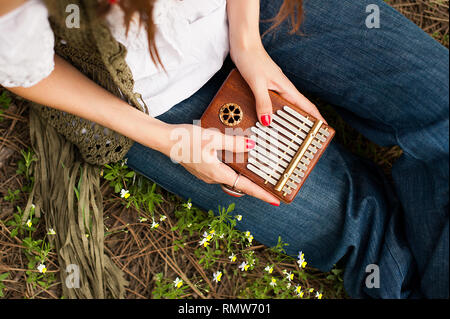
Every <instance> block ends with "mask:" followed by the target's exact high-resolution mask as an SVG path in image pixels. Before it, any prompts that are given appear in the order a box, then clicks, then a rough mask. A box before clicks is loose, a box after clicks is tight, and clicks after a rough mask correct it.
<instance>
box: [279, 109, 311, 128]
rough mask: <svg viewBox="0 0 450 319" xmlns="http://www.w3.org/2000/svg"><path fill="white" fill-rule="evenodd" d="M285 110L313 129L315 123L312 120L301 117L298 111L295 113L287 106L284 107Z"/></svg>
mask: <svg viewBox="0 0 450 319" xmlns="http://www.w3.org/2000/svg"><path fill="white" fill-rule="evenodd" d="M283 110H285V111H286V112H288V113H290V114H292V115H293V116H295V117H296V118H298V119H299V120H300V121H302V122H305V123H306V125H308V126H311V127H312V126H313V125H314V123H313V122H312V121H311V120H309V119H307V118H306V117H304V116H303V115H301V114H300V113H298V112H297V111H294V110H293V109H292V108H290V107H289V106H287V105H285V106H283Z"/></svg>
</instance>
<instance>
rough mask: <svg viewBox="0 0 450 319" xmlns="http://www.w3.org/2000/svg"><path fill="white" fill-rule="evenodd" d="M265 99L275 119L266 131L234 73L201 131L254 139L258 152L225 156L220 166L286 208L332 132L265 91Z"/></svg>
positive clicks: (204, 118) (205, 116)
mask: <svg viewBox="0 0 450 319" xmlns="http://www.w3.org/2000/svg"><path fill="white" fill-rule="evenodd" d="M269 95H270V98H271V101H272V107H273V114H272V122H271V124H270V125H269V126H267V127H266V126H263V125H261V124H260V123H259V121H258V119H257V115H256V105H255V98H254V96H253V93H252V91H251V89H250V87H249V86H248V85H247V83H246V82H245V80H244V79H243V78H242V76H241V75H240V73H239V72H238V71H237V70H236V69H234V70H233V71H231V73H230V75H229V76H228V77H227V79H226V81H225V82H224V83H223V85H222V86H221V88H220V90H219V91H218V92H217V94H216V96H215V97H214V99H213V100H212V102H211V103H210V105H209V106H208V108H207V109H206V111H205V113H204V114H203V116H202V118H201V126H202V127H203V128H216V129H219V130H220V131H221V132H222V133H224V134H230V135H236V134H239V135H245V136H248V137H250V138H252V139H253V140H254V141H255V142H256V146H255V147H254V148H253V149H252V150H251V151H250V152H248V153H243V154H231V153H229V152H223V154H222V161H223V162H224V163H226V164H227V165H229V166H230V167H231V168H233V169H234V170H235V171H236V172H238V173H240V174H241V175H243V176H245V177H247V178H249V179H250V180H251V181H253V182H254V183H256V184H257V185H259V186H261V187H263V188H264V189H266V190H267V191H269V192H270V193H272V194H273V195H274V196H276V197H277V198H278V199H280V201H283V202H285V203H290V202H292V201H293V200H294V198H295V196H296V195H297V193H298V191H299V190H300V188H301V187H302V185H303V183H304V182H305V180H306V178H307V177H308V175H309V174H310V173H311V170H312V169H313V168H314V166H315V165H316V163H317V161H318V160H319V158H320V156H321V155H322V154H323V152H324V151H325V149H326V148H327V146H328V144H329V143H330V141H331V139H332V138H333V136H334V134H335V131H334V129H332V128H331V127H329V126H328V125H326V124H324V123H323V122H322V121H321V120H318V119H316V118H314V117H313V116H311V115H309V114H307V113H306V112H304V111H303V110H301V109H300V108H298V107H296V106H294V105H292V104H291V103H289V102H287V101H286V100H285V99H283V98H282V97H281V96H279V95H278V94H277V93H275V92H272V91H269ZM227 153H228V154H227ZM224 159H225V160H224ZM230 190H231V189H230ZM230 193H231V194H233V191H232V190H231V192H230ZM237 194H238V193H237ZM234 195H236V194H234Z"/></svg>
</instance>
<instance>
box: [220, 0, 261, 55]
mask: <svg viewBox="0 0 450 319" xmlns="http://www.w3.org/2000/svg"><path fill="white" fill-rule="evenodd" d="M259 4H260V1H259V0H245V1H243V0H228V1H227V13H228V23H229V35H230V49H231V55H232V57H233V54H234V51H237V50H251V49H254V48H260V47H261V46H262V43H261V36H260V33H259Z"/></svg>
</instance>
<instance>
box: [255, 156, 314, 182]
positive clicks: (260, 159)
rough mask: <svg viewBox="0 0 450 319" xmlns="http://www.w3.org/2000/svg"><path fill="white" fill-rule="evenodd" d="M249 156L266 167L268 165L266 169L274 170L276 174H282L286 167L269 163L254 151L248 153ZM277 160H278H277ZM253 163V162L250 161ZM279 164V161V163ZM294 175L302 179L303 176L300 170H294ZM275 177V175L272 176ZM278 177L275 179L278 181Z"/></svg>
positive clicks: (268, 160) (265, 157) (267, 159)
mask: <svg viewBox="0 0 450 319" xmlns="http://www.w3.org/2000/svg"><path fill="white" fill-rule="evenodd" d="M249 155H250V156H251V157H252V158H253V159H255V160H256V161H258V160H259V161H261V162H263V163H264V164H266V165H268V168H272V171H273V170H274V169H275V170H276V171H278V172H280V173H281V174H283V173H284V171H285V169H283V168H286V166H287V163H283V164H284V166H281V165H277V162H274V161H270V159H269V158H267V156H264V155H263V154H261V153H259V152H255V150H251V151H250V153H249ZM278 160H279V159H278ZM249 162H250V160H249ZM252 162H253V161H252ZM280 162H281V161H280ZM280 162H278V163H280ZM303 168H304V169H306V167H305V166H303V167H302V169H303ZM267 173H269V172H267ZM294 174H297V175H299V176H301V177H303V176H304V173H303V172H302V171H301V170H300V169H298V168H297V169H295V170H294ZM274 176H275V175H274ZM278 178H279V177H277V179H278Z"/></svg>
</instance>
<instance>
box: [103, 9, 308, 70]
mask: <svg viewBox="0 0 450 319" xmlns="http://www.w3.org/2000/svg"><path fill="white" fill-rule="evenodd" d="M156 1H157V0H120V1H119V0H101V1H100V4H99V14H100V15H101V16H104V15H105V14H107V13H108V11H109V10H110V9H111V3H117V4H118V5H119V6H120V8H121V9H122V10H123V12H124V14H125V17H124V18H125V21H124V22H125V27H126V30H127V32H128V30H129V28H130V23H131V20H132V18H133V16H134V15H135V13H138V15H139V23H140V24H141V25H142V26H144V28H145V30H146V31H147V38H148V47H149V50H150V57H151V58H152V60H153V62H154V63H155V64H159V65H161V66H162V63H161V59H160V57H159V54H158V50H157V48H156V45H155V41H154V39H155V33H156V27H155V25H154V24H153V7H154V4H155V2H156ZM302 2H303V0H284V1H283V3H282V5H281V7H280V10H279V11H278V13H277V15H276V16H275V17H273V18H272V19H271V20H270V22H273V24H272V26H271V27H270V28H269V29H268V30H267V31H266V33H268V32H269V31H271V30H273V29H275V28H276V27H278V26H279V25H280V24H281V23H283V21H285V20H286V19H288V20H289V22H290V24H291V30H290V33H295V32H297V31H298V29H299V28H300V24H301V22H302V16H303V10H302Z"/></svg>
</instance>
